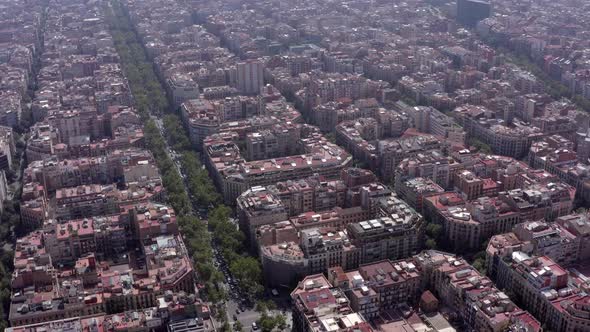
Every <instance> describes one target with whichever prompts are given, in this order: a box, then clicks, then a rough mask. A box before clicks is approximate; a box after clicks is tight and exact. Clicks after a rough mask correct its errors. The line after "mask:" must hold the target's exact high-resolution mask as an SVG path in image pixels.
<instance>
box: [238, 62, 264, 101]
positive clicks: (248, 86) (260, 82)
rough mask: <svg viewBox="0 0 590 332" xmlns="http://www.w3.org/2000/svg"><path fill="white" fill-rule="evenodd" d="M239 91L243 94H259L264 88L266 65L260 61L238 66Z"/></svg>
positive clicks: (242, 63)
mask: <svg viewBox="0 0 590 332" xmlns="http://www.w3.org/2000/svg"><path fill="white" fill-rule="evenodd" d="M236 71H237V74H236V77H237V87H238V90H239V91H240V92H241V93H243V94H255V93H259V92H260V90H261V89H262V87H263V86H264V76H263V72H264V64H263V63H262V62H260V61H246V62H240V63H238V64H237V65H236Z"/></svg>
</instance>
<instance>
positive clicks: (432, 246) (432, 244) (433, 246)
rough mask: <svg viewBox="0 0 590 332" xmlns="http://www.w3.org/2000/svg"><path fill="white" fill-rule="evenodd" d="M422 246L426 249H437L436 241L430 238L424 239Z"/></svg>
mask: <svg viewBox="0 0 590 332" xmlns="http://www.w3.org/2000/svg"><path fill="white" fill-rule="evenodd" d="M424 245H425V246H426V248H427V249H436V248H437V244H436V240H434V239H431V238H428V239H426V243H425V244H424Z"/></svg>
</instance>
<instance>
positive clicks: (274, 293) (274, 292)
mask: <svg viewBox="0 0 590 332" xmlns="http://www.w3.org/2000/svg"><path fill="white" fill-rule="evenodd" d="M270 292H271V293H272V295H273V296H279V292H278V291H277V290H276V289H274V288H273V289H272V290H271V291H270Z"/></svg>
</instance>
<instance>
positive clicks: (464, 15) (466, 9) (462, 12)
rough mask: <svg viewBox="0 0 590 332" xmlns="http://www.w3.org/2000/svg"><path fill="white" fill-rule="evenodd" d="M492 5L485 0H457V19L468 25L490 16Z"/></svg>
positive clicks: (473, 24)
mask: <svg viewBox="0 0 590 332" xmlns="http://www.w3.org/2000/svg"><path fill="white" fill-rule="evenodd" d="M491 11H492V5H491V3H490V2H489V1H485V0H457V21H458V22H459V23H461V24H463V25H465V26H468V27H475V25H476V24H477V22H479V21H481V20H483V19H484V18H488V17H490V13H491Z"/></svg>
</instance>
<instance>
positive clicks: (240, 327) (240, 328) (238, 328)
mask: <svg viewBox="0 0 590 332" xmlns="http://www.w3.org/2000/svg"><path fill="white" fill-rule="evenodd" d="M243 330H244V326H243V325H242V323H241V322H240V321H239V320H237V321H236V322H235V323H234V331H243Z"/></svg>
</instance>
